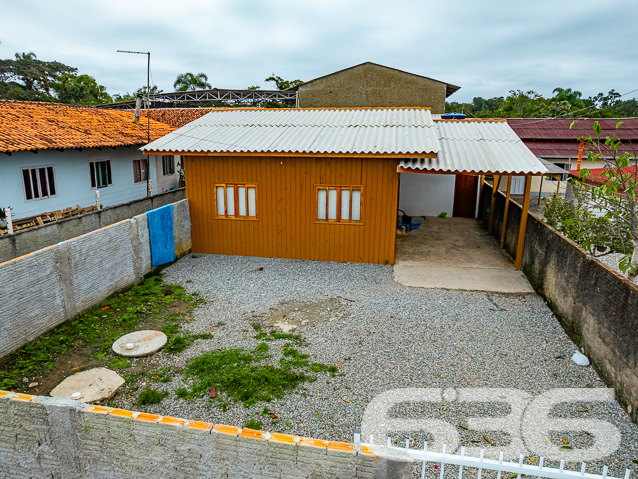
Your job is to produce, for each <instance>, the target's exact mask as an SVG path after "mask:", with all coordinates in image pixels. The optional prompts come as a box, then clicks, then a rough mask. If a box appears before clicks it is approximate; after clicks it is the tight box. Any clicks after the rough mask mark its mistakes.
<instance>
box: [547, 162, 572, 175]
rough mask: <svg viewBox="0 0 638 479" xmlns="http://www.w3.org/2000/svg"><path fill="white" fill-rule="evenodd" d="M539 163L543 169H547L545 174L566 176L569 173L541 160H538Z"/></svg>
mask: <svg viewBox="0 0 638 479" xmlns="http://www.w3.org/2000/svg"><path fill="white" fill-rule="evenodd" d="M540 162H541V163H542V164H543V166H544V167H545V168H547V172H548V173H549V174H551V175H566V174H568V173H569V171H567V170H565V169H563V168H561V167H560V166H558V165H557V164H555V163H552V162H551V161H547V160H543V159H542V158H540Z"/></svg>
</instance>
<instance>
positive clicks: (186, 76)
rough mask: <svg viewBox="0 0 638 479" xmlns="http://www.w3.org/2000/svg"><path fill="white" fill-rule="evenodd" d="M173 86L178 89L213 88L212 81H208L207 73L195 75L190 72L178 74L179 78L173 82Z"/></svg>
mask: <svg viewBox="0 0 638 479" xmlns="http://www.w3.org/2000/svg"><path fill="white" fill-rule="evenodd" d="M173 87H174V88H175V90H176V91H187V90H205V89H207V88H212V87H211V85H210V83H208V76H207V75H206V74H205V73H198V74H197V75H194V74H193V73H190V72H186V73H181V74H179V75H177V79H176V80H175V83H173Z"/></svg>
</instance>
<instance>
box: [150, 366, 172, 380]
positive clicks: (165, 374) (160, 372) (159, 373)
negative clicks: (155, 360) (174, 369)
mask: <svg viewBox="0 0 638 479" xmlns="http://www.w3.org/2000/svg"><path fill="white" fill-rule="evenodd" d="M172 380H173V378H172V377H171V373H170V371H169V370H168V368H158V369H155V370H153V371H151V372H150V373H149V381H152V382H155V383H170V382H171V381H172Z"/></svg>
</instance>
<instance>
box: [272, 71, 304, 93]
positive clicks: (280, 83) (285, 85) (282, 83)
mask: <svg viewBox="0 0 638 479" xmlns="http://www.w3.org/2000/svg"><path fill="white" fill-rule="evenodd" d="M266 81H267V82H273V83H274V84H275V85H276V86H277V90H288V89H289V88H294V87H296V86H299V85H303V83H304V82H302V81H301V80H298V79H297V80H284V79H283V78H281V77H280V76H277V75H275V74H274V73H273V74H272V75H271V76H269V77H268V78H266Z"/></svg>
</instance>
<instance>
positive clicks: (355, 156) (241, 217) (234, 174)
mask: <svg viewBox="0 0 638 479" xmlns="http://www.w3.org/2000/svg"><path fill="white" fill-rule="evenodd" d="M444 143H445V142H444V141H443V142H442V141H440V139H439V132H438V128H437V126H436V125H435V122H434V121H433V119H432V115H431V114H430V110H429V109H427V108H343V109H338V108H333V109H232V110H220V111H215V112H211V113H209V114H207V115H205V116H203V117H202V118H199V119H197V120H195V121H193V122H191V123H189V124H187V125H185V126H184V127H182V128H180V129H178V130H176V131H175V132H173V133H170V134H168V135H167V136H165V137H163V138H160V139H159V140H156V141H154V142H152V143H150V144H149V145H147V146H145V147H144V148H143V150H144V151H145V152H146V153H148V154H158V155H165V154H167V153H169V152H170V153H171V154H179V155H183V157H184V158H185V172H186V195H187V197H188V199H189V201H190V213H191V224H192V241H193V251H194V252H198V253H214V254H229V255H243V256H262V257H279V258H294V259H306V260H323V261H339V262H364V263H381V264H393V263H394V252H395V236H396V221H397V208H398V197H399V179H400V174H401V173H400V172H403V173H404V174H405V173H409V172H417V173H441V172H448V173H454V172H456V173H459V174H463V173H464V170H463V169H462V168H460V167H459V166H458V162H456V163H455V162H454V161H452V163H450V162H449V161H447V163H446V164H445V165H442V163H441V162H440V161H439V157H440V156H441V155H442V153H443V152H442V144H444ZM521 144H522V143H521ZM528 151H529V150H528ZM530 155H531V153H530ZM448 156H450V155H448ZM531 157H532V160H531V161H535V162H536V163H538V161H537V160H536V158H535V157H534V156H533V155H531ZM415 162H417V163H415ZM538 165H540V163H538ZM524 166H525V165H524ZM527 166H529V165H527ZM533 166H537V165H533ZM540 168H544V167H542V165H540ZM467 171H469V170H467ZM467 171H465V173H467ZM543 171H544V169H543ZM490 172H491V170H490ZM484 173H485V171H474V172H473V174H474V176H476V175H480V174H484Z"/></svg>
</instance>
